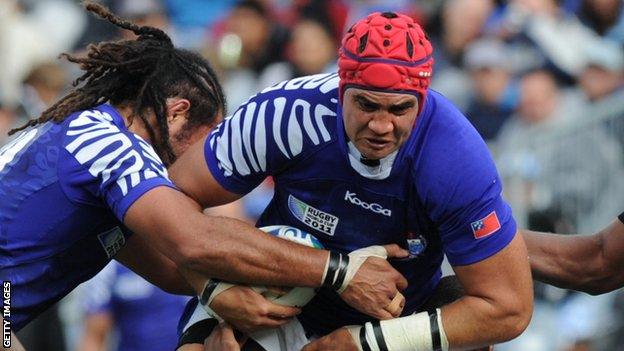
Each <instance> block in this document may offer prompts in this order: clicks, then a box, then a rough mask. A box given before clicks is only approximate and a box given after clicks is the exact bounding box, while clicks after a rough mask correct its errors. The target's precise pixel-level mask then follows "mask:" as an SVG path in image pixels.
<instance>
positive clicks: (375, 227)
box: [205, 74, 516, 335]
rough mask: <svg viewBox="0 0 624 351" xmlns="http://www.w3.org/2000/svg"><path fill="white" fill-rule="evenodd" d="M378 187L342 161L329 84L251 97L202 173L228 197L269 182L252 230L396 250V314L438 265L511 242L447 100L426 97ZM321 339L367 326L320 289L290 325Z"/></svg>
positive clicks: (435, 274) (490, 171) (212, 141)
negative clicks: (290, 229) (288, 229)
mask: <svg viewBox="0 0 624 351" xmlns="http://www.w3.org/2000/svg"><path fill="white" fill-rule="evenodd" d="M393 157H394V160H391V162H392V161H393V163H392V167H391V170H390V171H389V172H388V173H387V174H385V175H382V176H380V177H370V176H365V175H363V173H362V172H359V171H356V169H358V168H362V165H361V164H359V161H358V160H357V159H356V158H355V157H353V156H352V155H351V154H350V153H349V142H348V140H347V138H346V134H345V131H344V126H343V119H342V112H341V106H340V105H339V103H338V77H337V75H336V74H330V75H315V76H309V77H301V78H296V79H293V80H290V81H286V82H282V83H279V84H277V85H275V86H273V87H270V88H267V89H265V90H264V91H262V92H261V93H259V94H257V95H255V96H253V97H252V98H251V99H250V100H249V101H248V102H247V103H245V104H244V105H242V106H241V107H240V108H239V109H238V110H237V111H236V112H235V113H234V114H233V115H232V116H230V117H228V118H227V119H225V120H224V121H223V122H222V123H221V124H219V125H218V126H217V127H216V128H215V129H214V130H213V131H212V133H211V135H210V136H209V138H208V139H207V141H206V144H205V158H206V161H207V165H208V167H209V169H210V171H211V173H212V174H213V176H214V177H215V179H216V180H217V181H218V182H219V183H220V184H221V185H222V186H223V187H224V188H225V189H227V190H229V191H231V192H234V193H239V194H244V193H247V192H249V191H250V190H251V189H253V188H254V187H255V186H257V185H258V184H260V182H261V181H262V180H263V179H265V177H267V176H272V177H273V179H274V181H275V195H274V198H273V199H272V201H271V203H270V204H269V205H268V207H267V208H266V210H265V211H264V213H263V214H262V216H261V218H260V219H259V221H258V226H265V225H276V224H283V225H290V226H294V227H299V228H301V229H303V230H307V231H309V232H310V233H312V234H314V235H315V236H316V237H317V238H318V239H319V240H320V241H321V242H322V244H323V245H324V246H325V247H326V248H328V249H331V250H336V251H340V252H350V251H352V250H355V249H358V248H362V247H366V246H369V245H378V244H390V243H397V244H399V245H401V246H402V247H405V248H408V249H409V250H410V253H411V254H410V257H409V258H408V259H402V260H391V263H392V265H393V266H394V267H395V268H396V269H397V270H399V271H400V272H401V273H402V274H403V275H404V276H405V277H406V278H407V280H408V282H409V286H408V288H407V289H406V290H405V291H404V295H405V297H406V300H407V301H406V305H405V309H404V311H403V314H404V315H406V314H410V313H413V312H414V311H416V310H417V309H418V307H419V306H420V305H422V304H423V303H424V302H425V301H426V299H427V298H428V297H429V296H430V294H431V293H432V290H433V289H434V287H435V286H436V285H437V283H438V281H439V279H440V276H441V270H440V265H441V262H442V259H443V254H446V255H447V256H448V259H449V261H450V262H451V264H453V265H468V264H472V263H476V262H479V261H481V260H483V259H485V258H487V257H490V256H491V255H493V254H495V253H497V252H498V251H500V250H501V249H503V248H504V247H505V246H507V245H508V244H509V242H510V241H511V240H512V238H513V236H514V234H515V232H516V225H515V221H514V219H513V217H512V214H511V209H510V207H509V206H508V204H507V203H505V201H504V200H503V199H502V197H501V192H502V185H501V181H500V179H499V176H498V174H497V171H496V168H495V166H494V163H493V161H492V158H491V155H490V153H489V151H488V149H487V147H486V145H485V143H484V142H483V140H482V139H481V138H480V137H479V135H478V134H477V132H476V131H475V130H474V128H473V127H472V126H471V125H470V123H469V122H468V121H467V120H466V118H465V117H464V116H463V115H462V114H461V112H459V111H458V110H457V109H456V108H455V107H454V106H453V105H452V104H451V103H450V102H449V101H448V100H447V99H445V98H444V97H443V96H442V95H440V94H439V93H437V92H435V91H431V90H430V92H429V94H428V96H427V100H426V103H425V105H424V109H423V111H422V113H421V115H420V116H419V117H418V119H417V120H416V123H415V126H414V129H413V131H412V133H411V135H410V137H409V138H408V140H407V141H406V142H405V144H404V145H403V146H402V147H401V148H400V149H399V150H398V152H397V153H396V155H393ZM299 319H300V321H301V322H302V324H303V325H304V326H305V327H306V329H307V330H308V331H312V332H314V333H316V334H321V335H322V334H325V333H327V332H329V331H331V330H333V329H335V328H337V327H340V326H343V325H349V324H363V323H364V322H365V321H367V320H368V319H369V318H368V317H366V316H364V315H363V314H361V313H359V312H357V311H355V310H354V309H352V308H351V307H349V306H347V305H346V304H345V303H344V302H343V301H342V300H341V299H340V297H339V296H338V295H337V294H336V293H334V292H332V291H328V290H320V291H319V293H318V295H317V296H316V297H315V299H314V300H312V301H311V302H310V303H309V304H308V305H307V306H306V307H305V308H304V311H303V313H302V314H301V315H300V316H299Z"/></svg>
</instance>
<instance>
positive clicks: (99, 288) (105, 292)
mask: <svg viewBox="0 0 624 351" xmlns="http://www.w3.org/2000/svg"><path fill="white" fill-rule="evenodd" d="M115 265H116V263H115V262H113V261H111V262H110V263H109V264H108V265H107V266H106V267H104V269H103V270H101V271H100V272H99V273H98V274H96V275H95V276H94V277H93V278H91V280H88V281H87V282H86V283H85V284H84V285H83V287H82V291H83V292H84V294H83V299H82V301H83V308H84V312H85V315H87V316H89V315H93V314H99V313H110V312H111V310H112V296H113V286H114V285H115V277H116V269H115Z"/></svg>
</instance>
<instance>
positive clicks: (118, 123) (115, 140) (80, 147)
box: [63, 105, 167, 178]
mask: <svg viewBox="0 0 624 351" xmlns="http://www.w3.org/2000/svg"><path fill="white" fill-rule="evenodd" d="M63 124H64V129H65V141H64V145H63V146H64V149H65V150H66V151H67V152H68V153H70V154H71V155H72V156H73V157H74V158H75V159H76V160H77V161H78V163H80V164H81V165H83V166H89V173H91V174H92V175H93V176H97V175H99V174H101V173H109V174H110V172H112V171H113V170H114V169H113V168H119V167H125V168H133V167H136V168H139V169H140V168H143V166H144V164H145V163H147V164H148V166H149V167H148V168H149V169H148V170H147V172H148V173H149V174H146V176H147V177H148V178H151V177H155V176H157V175H158V176H161V177H164V178H167V171H166V168H165V167H164V165H163V163H162V161H161V160H160V157H159V156H158V155H157V154H156V152H155V150H154V149H153V147H152V146H151V145H150V144H149V143H148V142H146V141H145V140H143V139H142V138H141V137H139V136H138V135H136V134H134V133H131V132H130V131H128V130H127V128H126V127H125V124H124V121H123V119H122V117H121V116H120V115H119V114H118V112H117V111H116V110H115V109H114V108H113V107H112V106H110V105H101V106H98V107H95V108H93V109H89V110H84V111H78V112H75V113H73V114H72V115H71V116H69V117H68V118H67V119H66V120H65V121H64V122H63ZM151 173H154V174H151Z"/></svg>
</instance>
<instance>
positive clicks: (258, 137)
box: [254, 100, 269, 172]
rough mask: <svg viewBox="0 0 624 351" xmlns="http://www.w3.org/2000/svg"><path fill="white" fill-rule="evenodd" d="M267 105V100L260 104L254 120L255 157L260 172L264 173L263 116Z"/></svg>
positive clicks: (264, 140) (264, 132)
mask: <svg viewBox="0 0 624 351" xmlns="http://www.w3.org/2000/svg"><path fill="white" fill-rule="evenodd" d="M268 103H269V101H268V100H267V101H264V102H263V103H261V104H260V110H259V111H258V115H257V116H258V118H256V133H255V135H254V141H255V142H254V146H255V149H256V156H258V164H259V165H260V169H261V170H262V172H265V171H266V130H265V121H264V114H265V112H266V106H267V104H268Z"/></svg>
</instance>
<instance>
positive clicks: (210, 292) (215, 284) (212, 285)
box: [198, 279, 234, 322]
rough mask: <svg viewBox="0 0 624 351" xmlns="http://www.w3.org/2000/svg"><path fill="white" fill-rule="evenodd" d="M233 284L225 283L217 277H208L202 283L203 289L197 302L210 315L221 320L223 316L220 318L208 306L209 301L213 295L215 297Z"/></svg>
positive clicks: (212, 298)
mask: <svg viewBox="0 0 624 351" xmlns="http://www.w3.org/2000/svg"><path fill="white" fill-rule="evenodd" d="M233 286H234V284H230V283H226V282H223V281H221V280H219V279H208V281H206V284H205V285H204V290H202V293H201V295H199V296H198V298H199V304H200V305H202V307H203V308H204V310H205V311H206V312H207V313H208V314H209V315H210V316H212V317H214V318H215V319H217V320H218V321H219V322H223V318H221V317H220V316H219V315H218V314H217V312H215V311H214V310H213V309H212V308H210V303H211V302H212V300H214V298H215V297H217V295H219V294H220V293H222V292H224V291H226V290H227V289H229V288H231V287H233Z"/></svg>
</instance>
